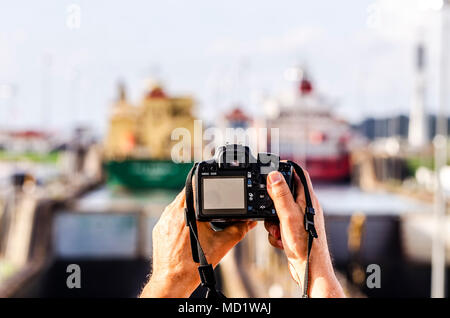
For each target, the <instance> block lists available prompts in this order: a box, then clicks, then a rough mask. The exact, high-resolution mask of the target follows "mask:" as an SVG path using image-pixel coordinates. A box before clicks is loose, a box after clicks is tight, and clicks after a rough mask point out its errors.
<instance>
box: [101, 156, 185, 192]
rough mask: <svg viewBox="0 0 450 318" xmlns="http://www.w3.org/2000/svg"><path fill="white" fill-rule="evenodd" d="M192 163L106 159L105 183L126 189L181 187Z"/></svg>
mask: <svg viewBox="0 0 450 318" xmlns="http://www.w3.org/2000/svg"><path fill="white" fill-rule="evenodd" d="M191 168H192V163H174V162H173V161H171V160H152V159H127V160H123V161H107V162H105V163H104V169H105V172H106V177H107V184H108V185H110V186H119V187H124V188H128V189H136V190H141V189H142V190H144V189H182V188H183V186H184V185H185V183H186V176H187V174H188V173H189V170H190V169H191Z"/></svg>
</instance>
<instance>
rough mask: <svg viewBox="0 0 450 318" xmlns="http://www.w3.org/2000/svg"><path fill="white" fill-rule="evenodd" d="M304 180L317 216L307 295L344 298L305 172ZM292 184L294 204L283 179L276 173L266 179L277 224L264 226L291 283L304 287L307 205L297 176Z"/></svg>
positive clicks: (323, 226)
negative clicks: (281, 251) (286, 265)
mask: <svg viewBox="0 0 450 318" xmlns="http://www.w3.org/2000/svg"><path fill="white" fill-rule="evenodd" d="M305 176H306V179H307V182H308V188H309V191H310V194H311V200H312V203H313V206H314V210H315V213H316V214H315V217H314V223H315V227H316V231H317V234H318V238H316V239H314V241H313V245H312V250H311V255H310V266H309V268H310V276H309V279H310V285H309V295H310V296H311V297H345V294H344V292H343V290H342V287H341V286H340V284H339V282H338V281H337V279H336V276H335V274H334V270H333V265H332V263H331V257H330V253H329V252H328V244H327V239H326V233H325V223H324V217H323V211H322V208H321V207H320V204H319V201H318V200H317V197H316V195H315V194H314V191H313V187H312V184H311V180H310V178H309V175H308V173H307V172H306V171H305ZM295 183H296V189H297V193H296V197H297V199H296V200H294V198H293V196H292V194H291V191H290V189H289V187H288V185H287V183H286V181H285V180H284V177H283V176H282V175H281V174H280V173H279V172H278V171H274V172H271V173H270V174H269V175H268V177H267V190H268V193H269V195H270V197H271V198H272V200H273V202H274V205H275V209H276V210H277V214H278V218H279V221H280V223H279V224H275V223H272V222H265V223H264V225H265V227H266V229H267V231H268V232H269V242H270V244H272V245H273V246H275V247H277V248H280V249H284V252H285V254H286V257H287V259H288V263H289V271H290V272H291V275H292V277H293V279H294V280H295V281H296V282H297V283H298V284H300V285H302V286H303V283H304V282H303V279H304V272H305V265H306V256H307V239H308V233H307V232H306V231H305V227H304V221H303V219H304V213H305V207H306V202H305V193H304V187H303V185H302V184H301V182H300V178H299V177H298V176H297V175H296V174H295Z"/></svg>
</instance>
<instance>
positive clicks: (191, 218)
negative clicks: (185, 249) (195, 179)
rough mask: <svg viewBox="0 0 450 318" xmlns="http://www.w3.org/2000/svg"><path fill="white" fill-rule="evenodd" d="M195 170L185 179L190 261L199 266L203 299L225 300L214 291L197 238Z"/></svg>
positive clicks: (212, 278)
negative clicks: (193, 184)
mask: <svg viewBox="0 0 450 318" xmlns="http://www.w3.org/2000/svg"><path fill="white" fill-rule="evenodd" d="M196 168H197V163H195V164H194V166H193V167H192V169H191V171H189V174H188V176H187V178H186V189H185V191H186V208H185V209H184V213H185V221H186V226H187V227H189V238H190V242H191V251H192V259H193V260H194V262H195V263H199V264H200V265H199V266H198V272H199V275H200V280H201V284H202V286H203V287H206V288H207V292H206V296H205V298H209V299H222V298H225V296H224V295H223V294H222V293H221V292H220V291H218V290H217V289H216V278H215V276H214V268H213V266H212V265H211V264H209V263H208V260H207V259H206V256H205V253H204V251H203V249H202V246H201V245H200V239H199V237H198V231H197V220H196V218H195V210H194V192H193V187H192V175H193V174H194V172H195V169H196Z"/></svg>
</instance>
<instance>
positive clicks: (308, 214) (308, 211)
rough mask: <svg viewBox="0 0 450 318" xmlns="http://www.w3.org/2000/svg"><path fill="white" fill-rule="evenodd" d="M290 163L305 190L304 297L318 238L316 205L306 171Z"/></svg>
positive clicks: (306, 292) (306, 295) (306, 296)
mask: <svg viewBox="0 0 450 318" xmlns="http://www.w3.org/2000/svg"><path fill="white" fill-rule="evenodd" d="M287 162H288V163H290V164H291V165H292V166H293V167H294V170H295V173H296V174H297V175H298V177H299V178H300V181H301V182H302V185H303V189H304V190H305V191H304V192H305V203H306V208H305V216H304V219H303V223H304V225H305V230H306V232H308V242H307V245H308V247H307V252H306V253H307V254H306V266H305V277H304V280H303V295H302V297H303V298H308V284H309V258H310V255H311V248H312V243H313V240H314V239H315V238H317V231H316V228H315V226H314V215H315V214H316V213H315V211H314V207H313V204H312V200H311V194H310V193H309V187H308V181H307V180H306V176H305V173H304V172H303V169H302V168H301V167H300V166H299V165H298V164H296V163H295V162H293V161H287Z"/></svg>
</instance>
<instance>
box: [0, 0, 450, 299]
mask: <svg viewBox="0 0 450 318" xmlns="http://www.w3.org/2000/svg"><path fill="white" fill-rule="evenodd" d="M449 15H450V2H449V1H447V0H346V1H325V0H320V1H314V2H311V1H303V0H301V1H300V0H298V1H287V0H281V1H277V2H276V4H275V3H274V2H273V1H271V2H270V1H265V0H264V1H261V0H259V1H256V0H255V1H253V0H251V1H250V0H249V1H245V2H242V1H235V0H230V1H227V2H226V3H217V2H211V1H204V0H193V1H189V2H181V1H172V0H168V1H164V2H163V1H146V2H145V3H143V2H141V1H133V0H131V1H127V2H116V3H111V2H110V1H108V2H107V1H95V2H93V1H59V2H58V3H54V2H52V1H39V2H32V1H14V2H9V3H5V2H4V3H3V4H2V6H1V10H0V296H1V297H83V296H84V297H112V296H114V297H135V296H137V295H138V294H139V292H140V290H141V288H142V287H143V285H144V283H145V282H146V281H147V279H148V278H147V276H148V274H149V273H150V270H151V254H152V240H151V232H152V228H153V226H154V224H155V223H156V222H157V220H158V218H159V215H160V214H161V212H162V211H163V209H164V207H165V206H166V205H167V204H168V203H169V202H171V201H172V200H173V198H174V197H175V195H176V194H177V193H178V192H179V191H180V189H182V187H183V186H184V182H185V176H186V174H187V172H188V171H189V169H190V168H191V166H192V163H189V162H185V163H175V162H173V161H172V159H171V151H172V149H173V148H172V147H173V146H174V144H175V143H176V142H175V141H173V140H172V138H171V135H172V131H173V130H174V129H175V128H180V127H183V128H186V129H187V131H189V132H190V133H191V135H192V137H194V135H196V134H198V133H199V134H200V136H201V134H202V131H204V130H206V129H207V128H218V129H225V128H227V127H232V128H243V129H247V128H268V129H269V130H270V129H271V128H278V132H279V133H278V136H277V137H278V143H277V146H276V147H275V145H273V144H271V140H273V139H270V138H268V139H267V140H266V141H265V142H264V143H263V145H262V149H258V150H259V151H262V150H267V151H276V152H278V153H279V154H280V156H281V157H282V158H283V159H291V160H294V161H297V162H299V163H300V164H302V165H303V166H304V167H306V169H307V170H308V171H309V173H310V175H311V177H312V179H313V182H314V190H315V192H316V194H317V196H318V198H319V201H320V202H321V205H322V207H323V209H324V213H325V218H326V228H327V233H328V242H329V246H330V251H331V254H332V257H333V261H334V264H335V267H336V271H337V275H338V277H339V280H340V281H341V283H342V284H343V286H344V288H345V291H346V293H347V294H348V295H349V296H352V297H430V296H432V297H445V296H447V297H448V282H449V275H448V274H449V265H448V264H449V263H450V221H449V213H448V211H449V210H448V202H449V199H450V166H449V162H448V134H449V114H448V110H449V108H450V96H449V91H450V61H449V59H450V47H449V46H450V45H449V41H450V17H449ZM195 120H202V122H201V123H202V124H201V125H202V126H201V128H200V131H196V128H195V125H194V121H195ZM272 137H273V136H272ZM193 140H194V139H192V141H193ZM207 143H208V142H206V141H203V144H201V143H200V144H198V143H195V144H194V141H193V144H192V145H191V146H192V149H193V151H195V149H200V151H201V150H202V149H204V148H205V144H207ZM217 146H218V145H217ZM69 264H77V265H79V266H80V269H81V288H69V287H68V285H67V278H68V275H70V271H69V272H68V271H67V267H68V265H69ZM370 264H376V265H378V266H379V268H380V271H381V285H380V286H376V288H370V287H373V286H371V285H370V284H369V285H368V284H367V278H368V277H369V275H370V274H371V270H368V268H371V267H368V266H369V265H370ZM216 274H217V276H218V279H219V282H220V285H221V288H222V289H223V290H224V292H225V293H226V294H227V296H229V297H233V296H234V297H298V296H300V290H299V288H298V286H296V285H295V284H294V282H293V280H292V279H291V277H290V274H289V271H288V267H287V264H286V260H285V259H284V255H283V253H282V252H281V251H278V250H275V249H274V248H272V247H271V246H270V245H269V244H268V242H267V234H266V232H265V230H264V227H263V226H262V224H260V225H258V227H257V228H256V229H255V230H254V231H252V233H251V234H250V235H248V236H247V238H246V239H245V240H244V241H243V242H241V243H240V244H239V245H238V246H237V247H236V248H235V249H233V251H232V252H231V253H229V254H228V255H227V257H226V258H225V259H224V260H223V261H222V262H221V264H220V265H219V266H218V268H217V270H216ZM202 292H203V291H202V290H201V289H199V290H198V291H196V293H195V294H196V295H201V294H202Z"/></svg>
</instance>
